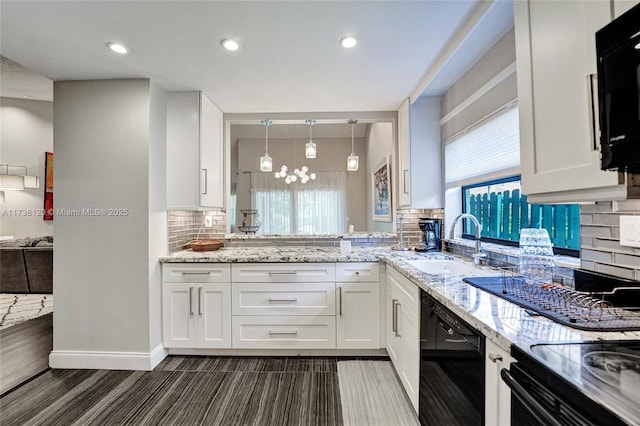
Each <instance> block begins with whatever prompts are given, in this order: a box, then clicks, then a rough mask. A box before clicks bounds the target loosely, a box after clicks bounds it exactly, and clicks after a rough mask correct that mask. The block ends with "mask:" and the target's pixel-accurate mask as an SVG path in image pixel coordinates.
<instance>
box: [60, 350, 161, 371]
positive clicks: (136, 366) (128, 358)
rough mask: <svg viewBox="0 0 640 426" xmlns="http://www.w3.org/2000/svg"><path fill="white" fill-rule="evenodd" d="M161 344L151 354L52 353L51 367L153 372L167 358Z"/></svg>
mask: <svg viewBox="0 0 640 426" xmlns="http://www.w3.org/2000/svg"><path fill="white" fill-rule="evenodd" d="M167 355H168V353H167V351H166V350H165V349H164V347H163V346H162V345H161V344H160V345H158V346H157V347H156V348H155V349H153V350H152V351H151V352H94V351H56V350H54V351H52V352H51V353H50V354H49V366H50V367H51V368H63V369H91V370H142V371H151V370H153V369H154V367H155V366H156V365H158V364H159V363H160V362H161V361H162V360H163V359H164V358H165V357H166V356H167Z"/></svg>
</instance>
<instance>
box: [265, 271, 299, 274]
mask: <svg viewBox="0 0 640 426" xmlns="http://www.w3.org/2000/svg"><path fill="white" fill-rule="evenodd" d="M297 274H298V272H296V271H282V272H279V271H270V272H269V275H297Z"/></svg>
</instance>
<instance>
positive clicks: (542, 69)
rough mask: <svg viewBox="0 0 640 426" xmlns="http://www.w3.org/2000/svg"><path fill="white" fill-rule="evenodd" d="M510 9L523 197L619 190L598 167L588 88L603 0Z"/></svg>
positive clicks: (605, 11) (610, 194) (612, 194)
mask: <svg viewBox="0 0 640 426" xmlns="http://www.w3.org/2000/svg"><path fill="white" fill-rule="evenodd" d="M514 17H515V28H516V31H515V33H516V52H517V55H516V56H517V60H516V62H517V72H518V101H519V113H520V158H521V171H522V189H523V192H524V193H526V194H527V195H528V196H529V201H530V202H532V201H533V202H544V201H555V202H570V201H590V200H597V199H607V200H612V199H619V198H621V197H622V198H624V196H622V195H621V191H623V190H624V185H619V183H620V181H619V175H618V173H615V172H605V171H602V170H600V151H599V141H598V137H597V130H596V129H594V120H593V109H592V106H591V105H592V104H594V103H595V104H597V102H595V101H594V100H593V98H592V96H591V93H590V88H589V75H591V74H595V72H596V54H595V35H594V34H595V32H596V31H597V30H598V29H600V28H601V27H602V26H604V25H606V24H607V23H608V22H609V21H610V20H611V7H610V2H609V1H605V0H597V1H553V2H547V1H517V2H514ZM595 121H596V122H597V120H595ZM596 190H599V191H596ZM549 193H556V194H555V195H549V196H547V197H546V198H542V197H541V196H538V194H549ZM554 197H555V198H554Z"/></svg>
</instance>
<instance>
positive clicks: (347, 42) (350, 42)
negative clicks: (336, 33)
mask: <svg viewBox="0 0 640 426" xmlns="http://www.w3.org/2000/svg"><path fill="white" fill-rule="evenodd" d="M356 44H358V40H356V38H355V37H351V36H346V37H342V38H341V39H340V46H342V47H344V48H345V49H351V48H352V47H355V46H356Z"/></svg>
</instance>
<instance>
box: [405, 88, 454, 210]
mask: <svg viewBox="0 0 640 426" xmlns="http://www.w3.org/2000/svg"><path fill="white" fill-rule="evenodd" d="M398 181H399V182H398V188H397V191H398V203H399V205H400V207H412V208H416V209H434V208H441V207H443V205H444V202H443V186H442V155H441V143H440V98H436V97H421V98H418V99H417V100H416V101H415V102H414V103H413V104H411V103H410V102H409V99H408V98H407V99H406V100H405V101H404V102H403V103H402V105H401V106H400V108H399V109H398Z"/></svg>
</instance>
